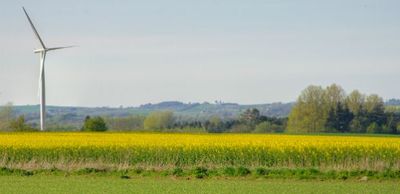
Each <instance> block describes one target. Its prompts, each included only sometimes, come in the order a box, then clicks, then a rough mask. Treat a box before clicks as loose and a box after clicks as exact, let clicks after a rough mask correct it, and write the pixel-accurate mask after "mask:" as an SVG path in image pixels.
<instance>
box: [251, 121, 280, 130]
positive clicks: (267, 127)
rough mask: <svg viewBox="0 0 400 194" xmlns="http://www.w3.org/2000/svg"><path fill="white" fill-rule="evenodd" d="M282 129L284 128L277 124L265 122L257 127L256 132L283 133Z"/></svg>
mask: <svg viewBox="0 0 400 194" xmlns="http://www.w3.org/2000/svg"><path fill="white" fill-rule="evenodd" d="M281 128H282V127H281V126H279V125H277V124H273V123H271V122H269V121H264V122H261V123H260V124H258V125H256V128H255V129H254V132H255V133H273V132H278V131H282V129H281Z"/></svg>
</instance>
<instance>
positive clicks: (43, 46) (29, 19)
mask: <svg viewBox="0 0 400 194" xmlns="http://www.w3.org/2000/svg"><path fill="white" fill-rule="evenodd" d="M22 9H23V10H24V12H25V15H26V17H27V18H28V21H29V23H30V24H31V27H32V30H33V32H34V33H35V35H36V38H37V39H38V40H39V42H40V44H41V45H42V48H46V46H45V45H44V43H43V41H42V39H41V38H40V36H39V33H38V32H37V30H36V28H35V26H34V25H33V23H32V20H31V18H30V17H29V15H28V13H27V12H26V10H25V8H24V7H22Z"/></svg>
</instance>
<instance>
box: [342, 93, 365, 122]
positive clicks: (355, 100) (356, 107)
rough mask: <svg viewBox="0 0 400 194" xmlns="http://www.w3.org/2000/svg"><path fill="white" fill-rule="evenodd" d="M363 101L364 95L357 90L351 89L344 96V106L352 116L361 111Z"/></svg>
mask: <svg viewBox="0 0 400 194" xmlns="http://www.w3.org/2000/svg"><path fill="white" fill-rule="evenodd" d="M364 103H365V95H363V94H361V93H360V92H359V91H358V90H353V91H352V92H351V93H350V94H349V95H348V96H347V97H346V106H347V107H348V108H349V110H350V112H352V113H353V114H354V116H358V115H360V114H361V113H362V111H363V108H364V107H363V106H364Z"/></svg>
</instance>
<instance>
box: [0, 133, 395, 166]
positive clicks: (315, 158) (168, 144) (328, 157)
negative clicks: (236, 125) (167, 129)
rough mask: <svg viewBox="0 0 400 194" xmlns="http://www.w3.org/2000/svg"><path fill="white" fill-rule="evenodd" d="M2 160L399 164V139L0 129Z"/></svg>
mask: <svg viewBox="0 0 400 194" xmlns="http://www.w3.org/2000/svg"><path fill="white" fill-rule="evenodd" d="M0 161H1V165H3V166H4V165H10V164H21V163H29V164H32V163H35V164H46V165H47V166H49V165H50V166H51V165H52V164H54V165H55V164H65V165H68V164H72V163H96V162H97V163H102V164H108V165H122V164H124V165H128V166H136V165H141V166H159V167H163V166H197V165H208V166H230V165H232V166H238V165H240V166H249V167H256V166H267V167H331V168H353V169H354V168H356V169H376V168H385V169H387V168H395V169H399V166H400V138H397V137H366V136H363V137H358V136H310V135H282V134H276V135H264V134H165V133H162V134H161V133H160V134H152V133H82V132H77V133H56V132H54V133H51V132H48V133H0Z"/></svg>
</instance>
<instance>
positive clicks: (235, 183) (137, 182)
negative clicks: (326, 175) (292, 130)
mask: <svg viewBox="0 0 400 194" xmlns="http://www.w3.org/2000/svg"><path fill="white" fill-rule="evenodd" d="M399 185H400V182H399V181H383V182H382V181H379V182H378V181H365V182H362V181H356V180H354V181H317V180H313V181H300V180H289V179H288V180H285V179H279V180H266V179H256V180H248V179H246V180H244V179H227V180H225V179H202V180H199V179H190V180H186V179H174V178H157V177H146V178H138V179H136V178H134V179H120V178H117V177H109V176H105V177H101V176H69V177H64V176H46V175H41V176H30V177H24V176H0V193H9V194H12V193H42V194H45V193H58V194H59V193H68V194H73V193H86V194H89V193H241V194H243V193H363V194H366V193H385V194H388V193H400V187H399Z"/></svg>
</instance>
